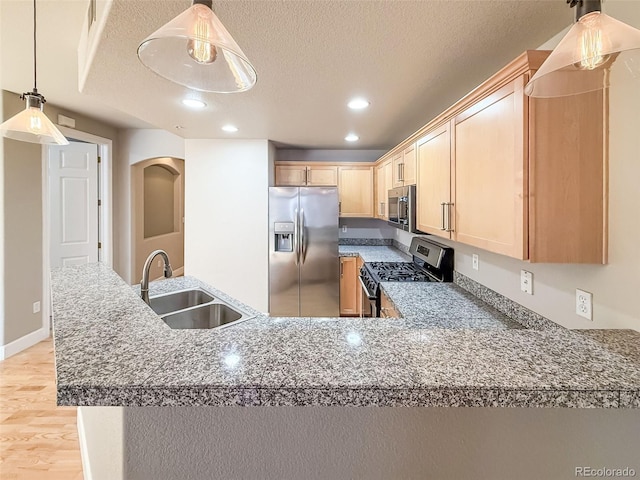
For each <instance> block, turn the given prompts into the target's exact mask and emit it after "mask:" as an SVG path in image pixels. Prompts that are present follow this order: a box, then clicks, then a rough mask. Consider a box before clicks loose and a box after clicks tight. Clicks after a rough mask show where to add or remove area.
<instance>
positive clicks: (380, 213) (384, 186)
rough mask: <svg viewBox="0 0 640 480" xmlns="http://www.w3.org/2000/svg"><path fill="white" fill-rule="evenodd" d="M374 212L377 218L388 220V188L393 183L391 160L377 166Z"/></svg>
mask: <svg viewBox="0 0 640 480" xmlns="http://www.w3.org/2000/svg"><path fill="white" fill-rule="evenodd" d="M376 170H377V172H376V193H377V195H376V196H377V202H376V210H375V214H376V217H377V218H380V219H382V220H389V205H388V201H389V189H390V188H391V185H392V183H393V161H392V160H387V161H386V162H384V163H383V164H381V165H379V166H378V167H377V169H376Z"/></svg>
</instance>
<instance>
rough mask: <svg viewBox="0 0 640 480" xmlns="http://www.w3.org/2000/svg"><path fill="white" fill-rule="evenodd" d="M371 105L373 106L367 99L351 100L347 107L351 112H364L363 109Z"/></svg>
mask: <svg viewBox="0 0 640 480" xmlns="http://www.w3.org/2000/svg"><path fill="white" fill-rule="evenodd" d="M369 105H371V104H370V103H369V100H367V99H365V98H354V99H352V100H350V101H349V103H347V106H348V107H349V108H350V109H351V110H362V109H365V108H367V107H368V106H369Z"/></svg>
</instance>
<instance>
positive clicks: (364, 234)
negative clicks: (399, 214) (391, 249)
mask: <svg viewBox="0 0 640 480" xmlns="http://www.w3.org/2000/svg"><path fill="white" fill-rule="evenodd" d="M345 227H346V231H344V230H345ZM395 230H397V229H396V228H394V227H391V226H389V224H387V222H385V221H383V220H377V219H375V218H341V219H340V238H358V239H374V240H376V239H388V240H390V241H392V240H393V238H395ZM392 244H393V242H391V243H388V244H386V243H385V244H383V245H392ZM360 245H363V243H360ZM367 245H371V244H367Z"/></svg>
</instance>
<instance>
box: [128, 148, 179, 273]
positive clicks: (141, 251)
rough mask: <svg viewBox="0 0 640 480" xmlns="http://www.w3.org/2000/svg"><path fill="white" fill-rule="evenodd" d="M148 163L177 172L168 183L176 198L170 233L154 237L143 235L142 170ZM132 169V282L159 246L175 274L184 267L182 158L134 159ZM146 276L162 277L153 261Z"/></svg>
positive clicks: (159, 269)
mask: <svg viewBox="0 0 640 480" xmlns="http://www.w3.org/2000/svg"><path fill="white" fill-rule="evenodd" d="M152 165H162V166H164V167H167V168H169V169H171V170H172V171H174V172H176V173H177V174H178V179H177V180H176V181H175V183H173V184H172V185H171V188H173V189H174V197H175V198H178V199H179V201H178V209H177V210H176V211H174V212H173V213H174V216H173V228H174V231H173V232H172V233H167V234H164V235H158V236H155V237H150V238H145V237H144V222H145V215H144V169H145V168H146V167H149V166H152ZM131 170H132V185H133V187H132V195H133V212H132V215H133V216H132V220H133V232H134V242H135V249H134V252H133V253H134V256H133V272H132V278H133V281H134V282H140V281H141V280H142V267H143V266H144V262H145V260H146V259H147V256H148V255H149V254H150V253H151V252H152V251H154V250H157V249H162V250H164V251H166V252H167V255H169V260H170V261H171V267H172V268H173V270H174V272H175V273H176V274H181V273H183V269H184V224H183V223H182V218H183V217H184V178H185V175H184V160H182V159H178V158H167V157H165V158H154V159H150V160H145V161H143V162H138V163H136V164H135V165H133V166H131ZM149 272H150V275H149V278H151V279H155V278H159V277H162V275H163V269H162V267H159V266H158V264H157V262H154V264H153V265H152V266H151V269H150V270H149Z"/></svg>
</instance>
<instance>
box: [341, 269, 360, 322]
mask: <svg viewBox="0 0 640 480" xmlns="http://www.w3.org/2000/svg"><path fill="white" fill-rule="evenodd" d="M357 260H358V259H357V257H340V315H358V293H357V292H358V289H357V286H358V271H357Z"/></svg>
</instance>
